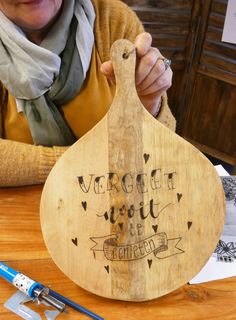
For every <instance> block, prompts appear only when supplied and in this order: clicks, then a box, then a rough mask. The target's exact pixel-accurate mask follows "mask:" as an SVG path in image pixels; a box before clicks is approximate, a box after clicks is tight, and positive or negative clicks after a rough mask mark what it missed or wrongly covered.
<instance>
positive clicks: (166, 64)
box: [162, 58, 171, 70]
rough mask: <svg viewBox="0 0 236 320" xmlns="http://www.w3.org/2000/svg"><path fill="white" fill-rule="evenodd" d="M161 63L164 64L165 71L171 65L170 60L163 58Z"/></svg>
mask: <svg viewBox="0 0 236 320" xmlns="http://www.w3.org/2000/svg"><path fill="white" fill-rule="evenodd" d="M162 61H163V62H164V66H165V70H167V69H168V68H169V66H170V65H171V60H170V59H165V58H164V59H162Z"/></svg>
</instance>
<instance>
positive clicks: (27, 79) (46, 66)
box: [0, 0, 175, 186]
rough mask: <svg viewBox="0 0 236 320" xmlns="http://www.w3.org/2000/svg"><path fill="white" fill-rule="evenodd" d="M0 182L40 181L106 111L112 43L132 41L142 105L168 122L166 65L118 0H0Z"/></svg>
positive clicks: (111, 85) (110, 97)
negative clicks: (135, 49)
mask: <svg viewBox="0 0 236 320" xmlns="http://www.w3.org/2000/svg"><path fill="white" fill-rule="evenodd" d="M0 10H1V11H0V21H1V24H0V35H1V43H0V81H1V82H0V109H1V113H0V115H1V118H2V119H1V122H0V123H2V126H1V127H0V133H1V136H0V137H1V139H0V186H14V185H27V184H37V183H43V182H44V181H45V179H46V177H47V175H48V173H49V172H50V170H51V168H52V166H53V165H54V163H55V162H56V160H57V159H58V158H59V157H60V156H61V155H62V154H63V152H64V151H65V150H66V149H67V148H68V146H69V145H71V144H72V143H73V142H75V141H76V139H78V138H79V137H81V136H82V135H83V134H85V133H86V132H87V131H88V130H90V129H91V128H92V127H93V126H94V125H95V124H96V123H97V122H98V121H99V120H100V119H101V118H102V117H103V116H104V115H105V114H106V112H107V110H108V109H109V106H110V105H111V103H112V100H113V95H114V92H115V84H114V74H113V69H112V64H111V62H110V60H109V59H110V58H109V51H110V47H111V45H112V43H113V42H114V41H115V40H117V39H120V38H126V39H129V40H131V41H133V42H134V43H135V46H136V48H137V55H138V63H137V67H136V88H137V92H138V94H139V97H140V99H141V101H142V103H143V105H144V106H145V107H146V108H147V110H148V111H149V112H150V113H151V114H152V115H153V116H155V117H157V119H158V120H160V121H161V122H163V123H165V124H166V125H167V126H169V127H170V128H172V129H174V127H175V120H174V118H173V117H172V115H171V113H170V111H169V108H168V106H167V101H166V94H165V92H166V90H167V89H168V88H169V87H170V85H171V78H172V71H171V69H170V68H165V64H164V63H163V59H162V58H163V57H162V56H161V54H160V52H159V51H158V50H157V49H155V48H152V47H151V41H152V39H151V36H150V35H149V34H148V33H145V32H144V30H143V27H142V25H141V23H140V21H139V20H138V18H137V16H136V15H135V14H134V12H133V11H131V10H130V9H129V8H128V6H126V5H125V4H124V3H122V2H120V1H118V0H93V1H89V0H0Z"/></svg>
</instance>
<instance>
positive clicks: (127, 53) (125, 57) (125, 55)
mask: <svg viewBox="0 0 236 320" xmlns="http://www.w3.org/2000/svg"><path fill="white" fill-rule="evenodd" d="M134 51H136V48H135V47H134V48H133V49H132V50H131V51H129V52H124V53H123V55H122V58H123V59H128V58H129V56H130V55H131V54H132V53H133V52H134Z"/></svg>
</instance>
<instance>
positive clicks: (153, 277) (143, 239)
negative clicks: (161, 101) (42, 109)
mask: <svg viewBox="0 0 236 320" xmlns="http://www.w3.org/2000/svg"><path fill="white" fill-rule="evenodd" d="M126 54H127V55H128V57H126V56H124V55H126ZM111 59H112V63H113V66H114V70H115V75H116V95H115V98H114V101H113V103H112V106H111V107H110V110H109V111H108V113H107V115H106V116H105V117H104V118H103V119H102V120H101V121H100V122H99V123H98V124H97V125H96V126H95V127H94V128H93V129H92V130H91V131H90V132H89V133H87V134H86V135H85V136H83V137H82V138H81V139H79V140H78V141H77V142H76V143H75V144H74V145H73V146H72V147H71V148H69V149H68V151H66V152H65V154H64V155H63V156H62V157H61V158H60V159H59V161H58V162H57V164H56V165H55V166H54V168H53V169H52V171H51V173H50V175H49V177H48V179H47V181H46V184H45V188H44V192H43V196H42V202H41V220H42V231H43V235H44V239H45V242H46V245H47V248H48V250H49V252H50V254H51V256H52V258H53V260H54V261H55V263H56V264H57V265H58V267H59V268H60V269H61V270H62V271H63V272H64V273H65V274H66V275H67V276H68V277H69V278H71V279H72V280H73V281H74V282H75V283H77V284H78V285H79V286H81V287H82V288H84V289H87V290H89V291H91V292H93V293H95V294H98V295H101V296H103V297H108V298H114V299H120V300H127V301H145V300H151V299H154V298H157V297H160V296H162V295H164V294H166V293H169V292H171V291H173V290H175V289H176V288H178V287H180V286H182V285H183V284H185V283H187V282H188V281H189V280H190V279H191V278H193V277H194V276H195V275H196V274H197V273H198V272H199V270H200V269H201V268H202V266H203V265H204V264H205V263H206V261H207V260H208V258H209V257H210V255H211V254H212V252H213V251H214V249H215V247H216V244H217V242H218V240H219V237H220V234H221V231H222V228H223V225H224V216H225V202H224V192H223V188H222V184H221V182H220V179H219V176H218V175H217V173H216V171H215V168H214V167H213V165H212V164H211V163H210V162H209V160H208V159H206V157H204V156H203V154H201V153H200V151H198V150H197V149H196V148H195V147H193V146H192V145H191V144H190V143H188V142H187V141H185V140H184V139H182V138H181V137H179V136H178V135H177V134H175V133H174V132H172V131H171V130H169V129H168V128H166V127H165V126H163V125H162V124H161V123H159V122H158V121H157V120H156V119H154V118H153V117H152V116H151V115H150V114H149V113H148V112H147V110H146V109H145V108H144V107H143V106H142V104H141V102H140V100H139V98H138V95H137V92H136V89H135V81H134V79H135V76H134V73H135V65H136V52H135V47H134V45H133V44H132V43H131V42H129V41H127V40H118V41H116V42H115V43H114V44H113V46H112V49H111ZM213 186H214V187H213Z"/></svg>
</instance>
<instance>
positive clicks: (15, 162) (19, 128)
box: [0, 0, 175, 187]
mask: <svg viewBox="0 0 236 320" xmlns="http://www.w3.org/2000/svg"><path fill="white" fill-rule="evenodd" d="M93 4H94V8H95V11H96V20H95V30H94V31H95V43H94V47H93V52H92V59H91V64H90V69H89V71H88V74H87V77H86V80H85V82H84V84H83V87H82V89H81V91H80V93H79V95H78V96H77V97H76V98H75V99H74V100H73V101H71V102H70V103H68V104H67V105H64V106H63V107H62V112H63V114H64V117H65V119H66V120H67V122H68V124H69V125H70V127H71V129H72V131H73V132H74V134H75V136H76V137H77V138H78V139H79V138H80V137H81V136H82V135H84V134H85V133H86V132H88V131H89V130H90V129H91V128H92V127H93V126H94V125H95V124H96V123H97V122H98V121H99V120H100V119H101V118H102V117H103V116H104V115H105V114H106V112H107V110H108V109H109V107H110V105H111V103H112V100H113V96H114V93H115V86H114V85H113V84H111V83H110V82H109V81H108V80H107V79H106V77H104V76H103V75H102V74H101V72H100V66H101V64H102V63H103V62H104V61H107V60H109V59H110V57H109V52H110V47H111V45H112V43H113V42H114V41H115V40H117V39H121V38H126V39H129V40H131V41H134V39H135V37H136V36H137V35H138V34H139V33H141V32H143V26H142V24H141V23H140V21H139V20H138V18H137V16H136V15H135V13H134V12H133V11H131V10H130V9H129V7H128V6H127V5H125V4H124V3H122V2H120V1H118V0H93ZM0 111H1V112H0V186H1V187H3V186H20V185H31V184H39V183H43V182H44V181H45V180H46V178H47V176H48V174H49V172H50V170H51V168H52V167H53V165H54V164H55V162H56V161H57V159H58V158H59V157H60V156H61V155H62V154H63V153H64V151H65V150H66V149H67V148H68V147H57V146H54V147H51V148H49V147H44V146H35V145H33V141H32V137H31V134H30V130H29V127H28V124H27V121H26V118H25V116H24V114H23V113H22V112H21V113H18V112H17V110H16V103H15V98H14V97H13V96H11V95H10V93H9V92H7V90H6V89H5V88H4V87H3V86H2V84H1V82H0ZM157 119H158V120H159V121H161V122H162V123H163V124H165V125H166V126H168V127H169V128H171V129H173V130H174V129H175V119H174V118H173V116H172V114H171V112H170V110H169V107H168V104H167V98H166V96H165V97H164V98H163V101H162V107H161V111H160V113H159V115H158V118H157Z"/></svg>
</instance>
